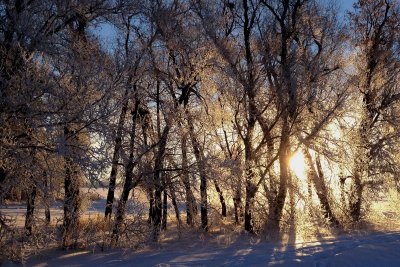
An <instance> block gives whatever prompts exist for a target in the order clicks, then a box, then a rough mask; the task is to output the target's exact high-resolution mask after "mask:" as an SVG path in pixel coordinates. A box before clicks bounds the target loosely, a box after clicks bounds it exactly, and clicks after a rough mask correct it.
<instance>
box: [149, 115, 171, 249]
mask: <svg viewBox="0 0 400 267" xmlns="http://www.w3.org/2000/svg"><path fill="white" fill-rule="evenodd" d="M169 130H170V126H169V125H168V123H167V124H166V125H165V127H164V129H163V132H162V134H161V138H160V141H159V145H158V151H157V154H156V158H155V163H154V177H153V180H154V188H155V193H154V207H153V218H152V222H153V230H152V239H153V241H155V242H156V241H158V237H159V235H160V227H161V217H162V201H161V193H162V191H163V185H162V181H161V173H162V166H163V161H164V156H165V149H166V146H167V140H168V135H169Z"/></svg>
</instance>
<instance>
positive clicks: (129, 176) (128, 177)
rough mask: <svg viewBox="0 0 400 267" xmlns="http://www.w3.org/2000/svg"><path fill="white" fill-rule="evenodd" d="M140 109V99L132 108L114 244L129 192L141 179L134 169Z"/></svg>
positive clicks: (112, 241)
mask: <svg viewBox="0 0 400 267" xmlns="http://www.w3.org/2000/svg"><path fill="white" fill-rule="evenodd" d="M138 110H139V100H136V102H135V107H134V109H133V110H132V112H131V114H132V128H131V132H130V142H129V158H128V163H127V165H126V167H125V181H124V186H123V189H122V193H121V197H120V200H119V203H118V207H117V211H116V214H115V224H114V229H113V233H112V240H111V245H112V246H114V245H115V244H116V243H117V242H118V238H119V236H120V234H121V225H122V222H123V221H124V218H125V212H126V203H127V201H128V198H129V193H130V191H131V190H132V188H134V187H136V185H137V184H138V183H139V181H140V179H139V178H137V179H136V180H135V181H134V180H133V169H134V167H135V163H134V148H135V140H136V124H137V118H138V112H139V111H138Z"/></svg>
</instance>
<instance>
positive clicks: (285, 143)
mask: <svg viewBox="0 0 400 267" xmlns="http://www.w3.org/2000/svg"><path fill="white" fill-rule="evenodd" d="M278 153H279V157H278V160H279V170H280V175H279V189H278V194H277V196H276V197H275V198H274V199H273V200H271V202H270V205H269V214H268V222H267V231H268V234H269V236H270V237H271V239H278V238H279V237H280V227H279V223H280V221H281V218H282V212H283V206H284V205H285V200H286V194H287V187H288V181H289V175H290V171H289V159H290V142H289V127H288V123H287V120H284V124H283V126H282V131H281V140H280V145H279V151H278Z"/></svg>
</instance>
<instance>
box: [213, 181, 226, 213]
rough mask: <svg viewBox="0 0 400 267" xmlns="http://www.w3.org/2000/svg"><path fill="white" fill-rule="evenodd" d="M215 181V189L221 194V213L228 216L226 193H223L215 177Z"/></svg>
mask: <svg viewBox="0 0 400 267" xmlns="http://www.w3.org/2000/svg"><path fill="white" fill-rule="evenodd" d="M213 181H214V186H215V190H216V191H217V193H218V196H219V202H220V203H221V215H222V217H226V204H225V198H224V195H223V194H222V191H221V188H220V187H219V185H218V183H217V181H216V180H215V179H213Z"/></svg>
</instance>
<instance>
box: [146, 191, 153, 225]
mask: <svg viewBox="0 0 400 267" xmlns="http://www.w3.org/2000/svg"><path fill="white" fill-rule="evenodd" d="M153 208H154V191H153V187H151V188H150V190H149V218H148V220H147V221H148V223H149V224H151V223H152V218H153Z"/></svg>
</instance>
